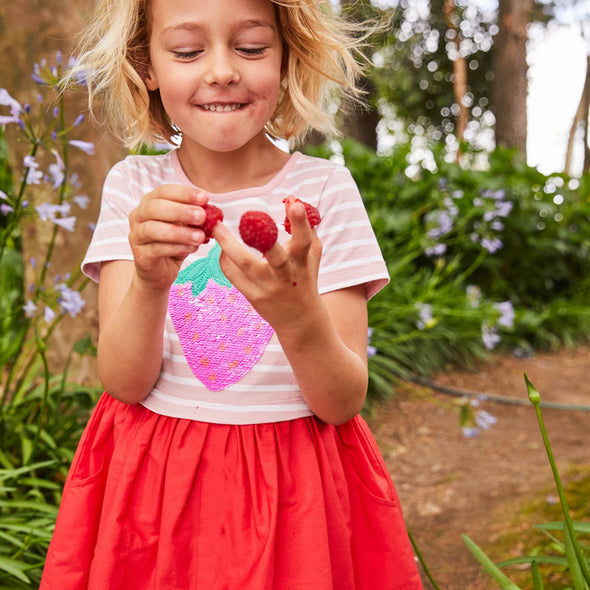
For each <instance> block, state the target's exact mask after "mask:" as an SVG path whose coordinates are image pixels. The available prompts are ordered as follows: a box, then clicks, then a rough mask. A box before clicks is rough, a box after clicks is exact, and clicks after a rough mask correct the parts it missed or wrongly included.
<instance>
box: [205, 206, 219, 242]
mask: <svg viewBox="0 0 590 590" xmlns="http://www.w3.org/2000/svg"><path fill="white" fill-rule="evenodd" d="M203 209H205V213H206V214H207V217H206V218H205V223H203V225H202V226H201V228H202V229H203V231H204V232H205V243H207V242H208V241H209V238H210V237H211V231H212V230H213V228H214V227H215V224H216V223H217V222H218V221H223V211H222V210H221V209H220V208H219V207H216V206H215V205H210V204H209V203H208V204H207V205H203Z"/></svg>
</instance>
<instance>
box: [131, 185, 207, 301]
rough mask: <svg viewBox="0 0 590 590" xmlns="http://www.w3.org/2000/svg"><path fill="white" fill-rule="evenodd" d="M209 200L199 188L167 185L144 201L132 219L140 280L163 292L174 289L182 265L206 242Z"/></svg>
mask: <svg viewBox="0 0 590 590" xmlns="http://www.w3.org/2000/svg"><path fill="white" fill-rule="evenodd" d="M207 201H208V196H207V195H206V194H205V193H203V192H201V191H198V190H197V189H195V188H192V187H188V186H184V185H180V184H164V185H162V186H159V187H157V188H156V189H154V190H153V191H152V192H150V193H147V194H146V195H144V197H143V198H142V199H141V201H140V203H139V205H138V206H137V207H136V208H135V209H134V210H133V211H132V212H131V213H130V215H129V225H130V231H129V243H130V245H131V249H132V251H133V257H134V261H135V273H136V276H137V278H138V279H139V280H140V281H142V282H143V283H144V285H145V286H147V287H149V288H151V289H156V290H160V291H166V290H168V289H170V286H171V285H172V283H173V282H174V281H175V280H176V277H177V275H178V272H179V270H180V267H181V265H182V261H183V260H184V259H185V258H186V257H187V256H188V255H189V254H191V253H193V252H195V251H196V250H197V249H198V248H199V246H200V245H201V244H202V243H203V242H204V240H205V233H204V232H203V230H202V229H200V228H198V227H197V226H199V225H202V224H203V223H204V222H205V218H206V214H205V210H204V209H203V205H205V204H206V203H207Z"/></svg>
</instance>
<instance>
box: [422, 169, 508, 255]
mask: <svg viewBox="0 0 590 590" xmlns="http://www.w3.org/2000/svg"><path fill="white" fill-rule="evenodd" d="M438 190H439V191H440V193H442V195H443V198H442V206H440V207H437V208H436V209H433V210H432V211H430V212H428V213H427V214H426V215H425V217H424V222H425V225H426V238H427V244H426V246H425V248H424V253H425V254H426V256H435V257H441V256H442V255H443V254H445V253H446V252H447V249H448V243H449V240H450V239H451V237H452V236H453V233H455V234H460V232H461V231H462V230H461V227H464V228H469V229H468V230H467V231H468V236H469V238H470V239H471V241H472V242H474V243H476V244H479V245H480V246H481V247H482V248H483V249H484V250H486V251H487V252H488V253H490V254H494V253H496V252H497V251H498V250H500V249H501V248H502V247H503V245H504V244H503V242H502V239H501V232H502V231H503V230H504V221H503V220H504V219H505V218H506V217H508V215H509V214H510V212H511V211H512V208H513V203H512V202H511V201H510V200H507V199H506V191H504V190H502V189H498V190H492V189H482V190H480V191H479V193H478V196H476V197H475V198H472V197H471V195H470V194H465V193H464V192H463V191H462V190H451V189H450V188H449V184H448V181H447V180H446V179H445V178H441V179H440V181H439V185H438ZM466 199H469V202H466ZM460 210H461V212H460Z"/></svg>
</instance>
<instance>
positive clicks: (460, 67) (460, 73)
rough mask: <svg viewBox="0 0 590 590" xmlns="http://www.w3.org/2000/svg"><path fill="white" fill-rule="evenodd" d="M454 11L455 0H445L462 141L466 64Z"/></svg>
mask: <svg viewBox="0 0 590 590" xmlns="http://www.w3.org/2000/svg"><path fill="white" fill-rule="evenodd" d="M454 13H455V0H445V19H446V22H447V26H448V27H449V29H450V30H452V31H454V32H455V37H454V39H453V44H454V45H455V52H456V55H455V56H453V93H454V95H455V102H456V103H457V105H458V106H459V114H458V115H457V139H458V140H459V141H463V140H464V139H465V129H467V123H468V121H469V109H468V108H467V106H466V105H465V95H466V94H467V64H466V62H465V58H464V57H463V55H461V36H460V34H459V33H460V31H459V27H458V26H457V23H456V22H455V20H454V19H453V16H454ZM459 151H460V150H459ZM457 156H459V154H457Z"/></svg>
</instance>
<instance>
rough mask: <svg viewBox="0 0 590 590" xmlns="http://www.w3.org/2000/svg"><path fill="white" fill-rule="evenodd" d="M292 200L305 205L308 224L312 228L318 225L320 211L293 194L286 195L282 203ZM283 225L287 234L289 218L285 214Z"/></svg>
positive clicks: (289, 228)
mask: <svg viewBox="0 0 590 590" xmlns="http://www.w3.org/2000/svg"><path fill="white" fill-rule="evenodd" d="M293 202H298V203H303V204H304V205H305V212H306V213H307V221H309V225H310V226H311V227H312V228H314V227H316V225H319V223H320V221H321V220H322V218H321V217H320V212H319V211H318V210H317V208H316V207H314V206H313V205H310V204H309V203H306V202H305V201H302V200H301V199H296V198H295V197H293V196H290V197H287V198H286V199H284V200H283V203H293ZM283 225H284V226H285V231H286V232H287V233H288V234H290V233H291V222H290V221H289V218H288V217H287V216H285V222H284V224H283Z"/></svg>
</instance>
